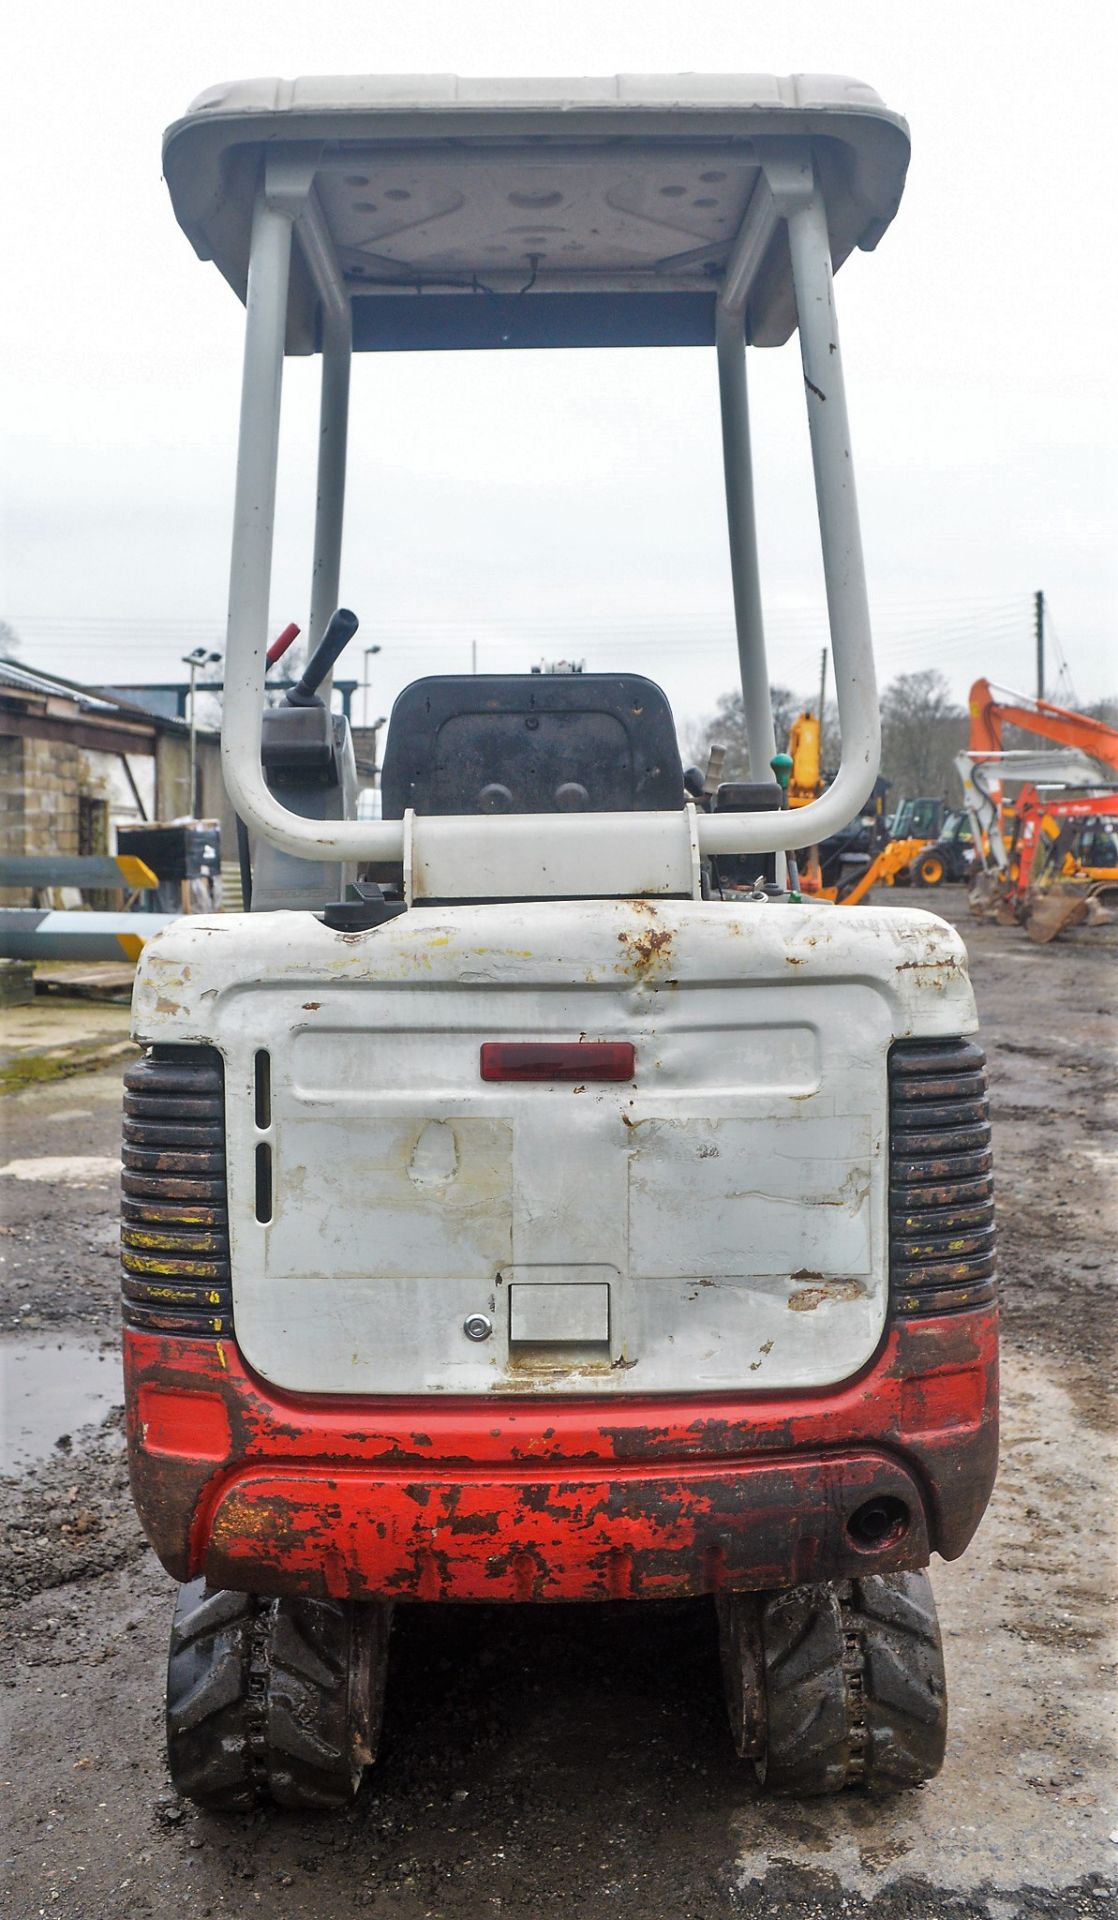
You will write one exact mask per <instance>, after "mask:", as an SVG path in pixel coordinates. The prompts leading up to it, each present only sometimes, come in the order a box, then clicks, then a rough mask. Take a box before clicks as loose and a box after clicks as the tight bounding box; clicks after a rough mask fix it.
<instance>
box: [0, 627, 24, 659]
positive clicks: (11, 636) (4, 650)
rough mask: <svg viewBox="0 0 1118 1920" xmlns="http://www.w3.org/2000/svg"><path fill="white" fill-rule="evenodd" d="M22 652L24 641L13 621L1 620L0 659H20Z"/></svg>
mask: <svg viewBox="0 0 1118 1920" xmlns="http://www.w3.org/2000/svg"><path fill="white" fill-rule="evenodd" d="M22 652H23V642H22V641H21V639H20V637H19V635H18V633H17V632H16V630H15V628H14V627H13V626H12V624H11V622H10V621H8V620H0V659H4V660H18V659H19V656H20V654H21V653H22Z"/></svg>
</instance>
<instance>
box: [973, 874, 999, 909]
mask: <svg viewBox="0 0 1118 1920" xmlns="http://www.w3.org/2000/svg"><path fill="white" fill-rule="evenodd" d="M999 894H1000V888H999V885H998V876H997V874H996V873H978V874H976V875H975V877H974V882H973V884H972V886H971V889H970V892H969V893H968V895H967V904H968V906H969V907H970V910H971V912H972V913H973V914H974V916H975V919H976V920H987V919H989V918H990V917H991V915H993V916H994V917H995V918H996V917H997V907H998V903H999Z"/></svg>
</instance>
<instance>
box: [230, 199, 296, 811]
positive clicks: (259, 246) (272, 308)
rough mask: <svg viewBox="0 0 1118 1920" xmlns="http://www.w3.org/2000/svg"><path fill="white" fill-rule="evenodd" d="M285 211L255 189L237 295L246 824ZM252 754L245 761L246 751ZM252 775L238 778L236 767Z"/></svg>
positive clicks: (255, 788) (234, 566)
mask: <svg viewBox="0 0 1118 1920" xmlns="http://www.w3.org/2000/svg"><path fill="white" fill-rule="evenodd" d="M291 237H292V220H291V215H290V214H289V213H287V212H285V211H281V210H279V209H278V208H276V207H274V206H271V205H270V204H269V203H268V201H267V199H266V198H265V196H264V194H263V193H262V192H261V193H259V194H258V195H257V200H256V207H255V211H254V213H253V220H252V250H251V254H250V257H249V269H248V288H247V291H246V296H245V355H244V373H243V382H242V387H241V418H240V437H239V440H238V445H237V480H236V487H235V490H234V496H233V554H232V560H231V563H230V573H229V623H228V633H227V641H226V650H225V704H224V716H223V724H222V729H221V753H222V764H223V770H224V774H225V784H226V787H227V788H228V791H229V796H230V798H231V800H232V802H233V805H234V807H235V808H236V810H237V812H238V813H240V814H241V815H242V817H243V818H245V819H248V820H249V821H250V823H251V824H253V825H254V826H255V825H257V824H258V823H257V820H256V818H255V813H256V800H257V797H258V793H259V789H260V787H261V780H260V708H261V704H262V699H263V692H262V689H263V684H264V665H265V662H264V654H265V651H266V648H267V637H268V595H269V589H270V586H271V578H272V536H273V530H274V523H275V506H276V466H277V461H278V458H279V429H280V398H281V393H282V387H283V352H284V342H285V336H286V328H287V287H288V279H289V275H290V271H291ZM249 756H251V759H250V758H249ZM250 766H251V768H252V771H253V772H254V773H255V780H253V781H252V783H251V785H248V786H242V777H241V776H242V771H243V773H244V774H245V775H246V776H247V775H248V774H249V768H250Z"/></svg>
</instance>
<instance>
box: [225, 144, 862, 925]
mask: <svg viewBox="0 0 1118 1920" xmlns="http://www.w3.org/2000/svg"><path fill="white" fill-rule="evenodd" d="M763 144H764V147H765V151H764V153H763V155H762V156H761V157H762V162H763V176H764V190H762V184H761V182H759V183H758V188H757V190H756V191H755V193H754V195H753V197H752V199H751V202H750V206H749V209H748V210H747V213H746V217H745V220H744V222H743V225H742V229H741V231H740V233H739V235H738V238H737V240H736V242H735V243H734V246H733V247H732V249H731V253H730V257H729V260H728V264H727V271H726V276H725V282H724V286H723V291H722V296H721V298H720V301H719V305H718V335H717V340H718V345H717V351H718V366H719V379H720V390H721V397H722V419H723V453H724V461H725V464H726V472H727V508H728V523H729V529H730V543H731V562H732V568H733V573H734V599H735V619H736V624H737V630H738V643H739V657H740V660H741V665H742V678H743V697H744V699H745V703H746V713H747V725H748V727H749V728H750V750H751V757H753V756H754V753H756V756H757V758H760V759H761V761H762V763H763V762H764V760H766V759H770V758H771V755H772V750H773V729H772V711H771V700H770V696H769V689H768V674H767V664H766V660H765V647H764V627H763V620H762V615H761V600H760V575H759V565H758V559H757V546H756V525H755V514H754V508H753V483H752V465H751V455H750V441H749V417H748V395H747V388H746V382H745V365H744V363H745V332H744V321H745V315H746V312H747V307H748V296H749V289H750V285H751V284H752V280H753V277H754V275H755V273H756V271H757V268H758V266H759V265H760V263H761V260H762V259H763V257H764V253H765V250H766V247H767V244H768V242H769V240H770V239H771V235H772V231H773V228H774V227H775V224H776V222H777V221H778V220H781V219H782V220H783V221H784V222H785V223H786V226H787V230H788V240H789V247H790V251H791V257H792V278H793V288H794V293H795V302H796V311H797V319H798V323H799V335H800V350H801V357H802V361H803V369H804V383H805V394H806V399H807V409H808V423H809V432H810V439H811V449H812V463H813V469H814V475H815V491H816V502H817V507H818V514H819V525H820V535H821V541H822V550H823V570H824V580H825V585H826V597H827V609H828V617H829V623H830V630H831V649H832V657H833V660H834V668H835V683H836V690H837V698H838V707H839V720H840V727H841V733H842V743H843V752H842V764H841V766H840V768H839V772H838V774H837V775H836V778H835V780H834V781H833V782H832V784H831V786H830V787H829V788H828V789H827V791H826V793H825V794H824V795H823V796H822V797H821V798H820V799H818V800H815V801H812V802H811V803H810V804H809V805H808V806H806V807H803V808H800V809H798V810H796V811H795V812H794V813H783V814H780V813H777V814H774V813H764V814H749V813H723V814H711V815H701V816H699V817H698V818H697V820H696V822H695V825H696V826H697V829H698V844H699V848H700V851H701V852H703V853H707V854H710V853H756V852H769V851H773V850H774V849H775V850H776V851H778V852H780V851H784V850H786V849H788V848H790V847H793V846H803V845H805V844H811V843H814V842H817V841H819V840H821V839H824V838H825V837H826V836H827V835H828V834H830V833H832V832H834V831H836V830H837V829H838V828H839V827H841V826H844V825H845V824H846V822H847V821H848V820H850V819H851V818H852V816H853V815H854V814H856V813H857V811H858V809H859V808H860V807H861V806H862V805H863V804H864V803H865V801H866V800H867V799H868V797H869V795H870V793H871V791H872V788H873V783H874V780H875V779H876V776H877V770H878V764H879V760H880V719H879V714H878V707H877V692H876V682H875V676H874V669H873V654H872V644H871V639H870V625H869V609H868V602H867V595H866V583H865V569H864V564H863V559H862V547H861V534H860V529H859V524H858V509H857V501H856V496H855V492H854V482H853V472H852V466H851V458H850V434H849V424H848V420H847V410H846V397H845V388H844V383H843V377H842V357H841V352H840V350H839V341H838V330H837V325H836V321H835V312H834V293H833V278H832V268H831V253H830V239H829V234H828V229H827V218H826V209H825V206H824V203H823V198H822V194H821V192H820V190H819V186H818V183H817V180H816V175H815V169H814V163H813V160H812V154H811V146H810V142H809V141H806V140H804V141H776V140H774V141H772V142H771V143H770V142H765V143H763ZM757 145H758V147H760V146H761V145H762V143H761V142H758V143H757ZM316 165H317V162H316V160H315V158H314V157H313V156H311V157H309V158H308V157H304V156H303V155H299V154H298V153H297V152H294V153H292V152H287V153H285V152H284V150H283V149H282V148H277V149H274V150H273V151H272V152H271V153H270V154H269V155H268V158H267V163H266V173H265V177H264V180H263V181H262V183H261V187H260V189H259V190H258V193H257V198H256V204H255V210H254V216H253V226H252V241H251V252H250V260H249V274H248V289H247V296H246V322H245V355H244V378H243V387H242V400H241V416H240V439H239V451H238V461H237V482H236V494H235V506H234V530H233V554H232V563H231V570H230V596H229V624H228V643H227V654H226V671H225V686H226V695H225V723H224V726H223V729H222V758H223V769H224V774H225V781H226V786H227V788H228V790H229V794H230V798H231V799H232V801H233V804H234V807H235V808H236V810H237V811H238V812H239V813H240V814H241V815H242V816H243V817H244V818H246V819H247V820H248V821H249V823H250V825H251V826H252V827H253V828H254V829H255V830H256V831H258V832H260V833H262V834H263V835H264V837H265V838H266V839H268V840H269V841H271V842H272V843H273V844H274V845H276V846H278V847H281V848H282V849H284V850H285V851H287V852H289V853H292V854H295V855H301V856H302V857H303V858H310V859H316V860H322V859H328V860H337V861H352V860H376V861H383V862H398V861H400V860H402V859H403V857H404V851H405V824H404V822H402V821H387V820H386V821H357V820H345V821H311V820H307V819H304V818H302V817H300V816H299V815H296V814H293V813H291V812H289V810H288V809H287V808H286V807H284V806H282V805H281V804H280V803H279V801H278V800H277V799H276V798H275V796H274V795H273V794H272V793H270V792H269V790H268V788H267V787H266V786H265V783H264V779H263V773H262V769H261V764H260V711H261V704H262V699H263V681H264V653H265V649H266V645H267V623H268V595H269V587H270V581H271V563H272V541H273V526H274V515H275V495H276V469H277V461H278V450H279V421H280V405H281V395H282V380H283V358H284V344H285V325H286V313H287V295H288V286H289V279H290V267H291V250H292V241H293V237H294V233H295V231H296V229H297V230H298V232H299V236H300V244H301V247H302V250H303V256H304V259H305V260H306V263H307V266H308V269H309V271H310V272H311V274H312V277H313V278H314V281H315V285H316V289H317V291H318V293H319V296H320V299H321V301H322V311H323V326H324V333H323V349H324V368H323V391H322V409H321V415H320V424H321V428H322V438H321V441H320V452H319V474H318V501H317V508H316V531H315V557H314V577H313V583H312V628H311V641H312V645H313V644H314V641H315V638H316V634H317V633H318V632H320V631H321V629H322V627H324V625H325V621H326V619H327V618H328V617H329V613H330V612H332V610H333V606H334V605H335V604H336V600H337V593H338V580H339V568H340V554H341V531H342V509H343V503H344V485H345V415H346V412H347V403H348V377H349V356H350V335H349V314H350V307H349V300H348V296H347V294H346V291H345V287H344V283H343V281H342V277H341V274H340V271H339V269H338V265H337V261H336V259H335V257H334V254H333V249H332V247H331V245H330V242H329V236H328V234H327V232H326V229H325V223H324V221H323V219H322V214H321V209H320V208H319V206H318V202H317V199H316V198H315V196H314V172H315V168H316ZM762 688H763V694H762ZM755 742H756V747H755V744H754V743H755ZM757 770H758V771H759V769H757ZM682 813H683V815H684V816H686V815H687V813H688V810H687V809H686V808H684V809H683V810H682ZM596 821H597V832H598V833H606V832H608V833H609V835H610V836H611V839H613V840H614V842H615V844H616V845H618V846H619V847H620V846H622V845H623V843H624V842H625V841H626V840H627V839H631V840H632V842H633V846H634V850H635V849H636V848H637V846H638V845H639V846H641V847H642V848H643V849H644V850H645V853H646V855H647V850H648V843H649V839H650V836H651V837H655V833H656V831H657V829H656V828H655V827H654V825H653V823H654V822H656V821H659V822H661V823H662V837H663V848H664V859H663V863H662V874H663V877H662V879H661V881H660V882H659V884H658V886H657V887H656V889H655V890H657V891H662V892H666V893H667V892H671V893H675V892H682V893H684V894H690V893H691V892H693V890H694V875H693V871H692V867H693V862H692V860H691V857H690V847H691V830H690V827H689V826H688V828H687V831H686V835H685V838H684V839H683V840H681V837H680V824H682V822H681V817H680V815H677V814H674V813H669V814H663V815H647V814H646V815H644V816H633V815H628V814H613V815H604V816H603V815H599V816H596ZM417 825H418V823H417ZM461 826H462V823H461V822H458V823H457V825H456V828H455V830H454V837H455V839H456V841H458V840H460V830H461ZM569 828H570V820H569V818H568V817H566V816H556V817H555V818H554V819H552V818H551V817H550V816H547V815H540V816H533V817H532V820H531V832H532V835H533V836H534V842H535V846H536V849H537V856H538V859H539V861H540V863H541V865H542V866H544V867H547V866H549V858H548V856H549V853H552V857H556V856H557V855H558V852H559V849H561V847H562V845H563V839H564V836H565V835H568V833H569ZM484 829H485V832H486V836H487V838H492V836H493V835H494V834H500V832H501V831H502V830H506V829H507V831H508V833H509V834H510V836H512V837H513V838H514V839H515V837H516V835H517V829H518V820H517V816H509V817H508V818H507V819H497V818H494V819H491V820H490V819H487V820H486V821H485V822H484ZM439 833H440V822H439V821H437V820H425V821H423V822H422V839H423V842H424V844H425V847H426V848H427V849H429V850H431V849H433V846H434V844H435V843H436V842H437V840H438V837H439ZM450 833H451V828H450V826H449V824H448V827H447V834H448V837H449V835H450ZM681 849H682V850H684V851H685V852H686V858H684V859H681V858H680V857H679V856H680V851H681ZM553 850H554V851H553ZM558 864H559V865H566V866H568V868H569V863H564V862H561V861H560V862H558ZM447 870H448V874H449V872H450V863H449V862H448V863H447ZM405 881H406V884H407V885H408V887H409V891H410V885H411V881H410V876H405ZM463 885H464V888H465V892H466V893H467V894H469V892H470V877H469V875H468V874H464V875H463ZM576 890H577V889H576ZM584 890H587V891H591V892H593V891H597V890H598V889H597V887H596V886H595V885H594V882H593V876H589V877H588V881H587V884H586V887H585V889H584Z"/></svg>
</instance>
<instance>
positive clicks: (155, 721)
mask: <svg viewBox="0 0 1118 1920" xmlns="http://www.w3.org/2000/svg"><path fill="white" fill-rule="evenodd" d="M4 687H10V688H11V689H12V691H13V692H15V693H29V694H38V695H39V696H40V698H43V699H48V700H71V701H73V703H74V705H75V706H76V707H77V708H78V709H79V710H80V711H81V712H82V713H103V714H119V715H121V716H127V717H128V719H130V720H144V721H147V722H148V723H149V724H150V725H152V726H155V727H158V728H159V729H160V730H161V731H163V732H171V733H185V732H187V731H188V727H187V723H186V721H185V720H178V719H174V718H172V717H171V716H170V715H168V714H161V713H155V712H153V711H152V710H151V708H149V707H143V706H140V705H139V704H138V702H136V701H135V700H123V699H114V698H113V697H111V696H110V695H108V694H106V692H105V691H104V689H101V690H99V691H97V692H94V691H92V690H91V689H90V688H89V687H83V686H82V685H81V684H80V682H79V681H77V680H64V679H63V678H62V677H61V675H59V674H54V673H43V672H42V671H41V670H40V669H38V668H35V669H32V668H30V667H25V666H22V665H21V664H20V663H19V661H17V660H8V659H3V658H0V691H2V690H3V688H4ZM200 731H201V729H200Z"/></svg>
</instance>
